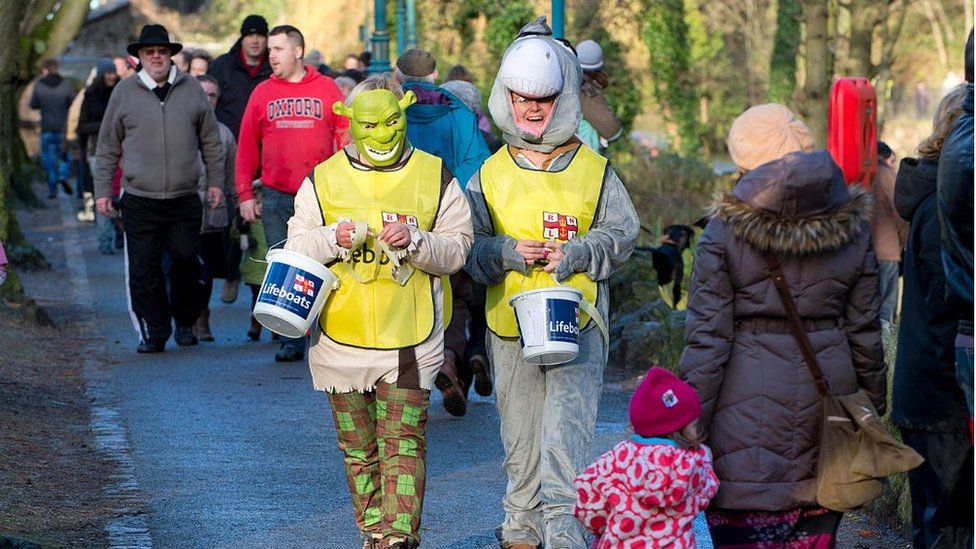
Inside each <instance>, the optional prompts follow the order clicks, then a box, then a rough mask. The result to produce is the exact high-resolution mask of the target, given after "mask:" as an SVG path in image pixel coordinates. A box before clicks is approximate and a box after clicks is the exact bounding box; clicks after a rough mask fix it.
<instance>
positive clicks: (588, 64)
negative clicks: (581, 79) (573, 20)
mask: <svg viewBox="0 0 976 549" xmlns="http://www.w3.org/2000/svg"><path fill="white" fill-rule="evenodd" d="M576 53H577V55H579V60H580V66H582V67H583V70H584V71H598V70H600V69H602V68H603V48H601V47H600V44H597V43H596V42H594V41H593V40H583V41H582V42H580V43H579V45H577V46H576Z"/></svg>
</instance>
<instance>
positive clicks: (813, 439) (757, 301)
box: [681, 105, 886, 548]
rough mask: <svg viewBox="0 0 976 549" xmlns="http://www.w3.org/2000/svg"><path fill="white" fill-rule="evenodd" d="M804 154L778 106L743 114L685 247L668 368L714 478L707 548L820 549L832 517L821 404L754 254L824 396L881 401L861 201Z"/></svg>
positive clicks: (826, 165) (825, 164)
mask: <svg viewBox="0 0 976 549" xmlns="http://www.w3.org/2000/svg"><path fill="white" fill-rule="evenodd" d="M812 149H813V141H812V139H811V137H810V133H809V130H808V129H807V128H806V126H805V125H803V123H802V122H800V121H799V120H797V119H796V118H795V116H794V115H793V113H792V112H790V111H789V109H787V108H786V107H783V106H782V105H760V106H757V107H753V108H752V109H749V111H746V113H744V114H743V115H742V116H740V117H739V118H738V119H737V120H736V122H735V123H734V124H733V127H732V130H731V132H730V134H729V150H730V152H731V154H732V159H733V161H734V162H735V163H736V165H737V166H738V168H739V171H740V173H742V174H743V175H742V177H741V178H740V179H739V181H738V183H737V185H736V187H735V189H734V190H733V191H732V192H731V193H729V194H726V195H725V196H723V197H721V198H720V199H718V200H717V202H716V203H715V204H714V205H713V207H712V210H711V214H712V216H711V221H710V222H709V223H708V226H707V227H706V228H705V231H704V233H702V235H701V237H700V238H699V240H698V244H697V246H698V249H697V254H696V256H695V266H694V275H693V282H692V288H691V294H690V297H689V301H688V312H687V327H686V336H687V340H688V341H687V343H688V346H687V348H686V349H685V351H684V354H683V355H682V357H681V373H682V375H683V377H684V378H685V379H687V380H688V382H689V383H691V385H692V386H693V387H695V389H696V390H697V391H698V394H699V396H700V397H701V401H702V422H703V425H704V426H705V428H706V430H707V431H708V437H709V438H708V442H709V446H710V447H711V449H712V451H713V452H714V460H715V461H714V464H715V471H716V473H717V474H718V477H719V480H720V487H719V492H718V495H717V496H716V498H715V499H714V500H713V501H712V506H711V508H710V509H709V510H708V522H709V528H710V530H711V532H712V537H713V541H714V543H715V546H716V547H723V546H730V545H732V546H735V547H737V548H746V547H767V546H775V547H781V546H784V544H789V545H788V546H789V547H810V548H821V547H823V548H826V547H832V546H833V539H834V536H835V533H836V529H837V525H838V523H839V521H840V516H841V515H840V513H835V512H832V511H827V510H826V509H823V508H821V507H819V506H818V505H817V501H816V478H815V474H816V473H815V471H816V464H817V454H818V444H819V440H818V439H819V426H820V417H821V412H820V400H821V399H820V396H819V394H818V392H817V389H816V388H815V386H814V384H813V376H812V375H811V373H810V370H809V369H808V367H807V365H806V363H805V362H804V360H803V356H802V355H801V352H800V347H799V345H798V344H797V343H796V340H795V339H794V338H793V336H792V335H791V333H790V331H789V325H788V324H787V320H786V312H785V309H784V307H783V303H782V300H781V299H780V297H779V294H778V293H777V291H776V288H775V286H774V285H773V282H772V280H771V279H770V276H769V272H768V268H767V266H766V262H765V261H764V260H763V257H762V255H761V254H762V253H770V254H772V255H774V256H775V257H777V258H778V259H779V261H780V263H781V264H782V268H783V272H784V275H785V278H786V279H787V282H788V283H789V286H790V290H791V294H792V296H793V299H794V300H795V302H796V306H797V309H798V310H799V313H800V316H801V317H802V318H803V320H804V322H805V325H806V329H807V333H808V334H809V338H810V341H811V344H812V345H813V347H814V350H815V352H816V354H817V360H818V362H819V363H820V367H821V368H822V369H823V371H824V374H825V376H826V377H827V379H828V383H829V385H830V388H831V390H832V391H834V392H835V393H836V394H849V393H853V392H855V391H857V389H858V388H863V389H865V390H867V391H868V392H869V393H870V394H871V396H872V400H873V401H874V404H875V406H877V408H878V411H879V412H880V413H884V409H885V391H886V383H885V366H884V361H883V353H882V348H881V327H880V322H879V320H878V310H879V307H880V301H879V296H878V278H877V272H878V266H877V260H876V258H875V255H874V251H873V250H872V246H871V236H870V231H869V230H868V225H867V222H868V217H869V215H870V210H871V202H870V196H869V195H868V194H867V193H866V192H864V191H863V190H862V189H861V188H860V187H857V186H855V187H852V188H850V189H848V187H847V185H846V184H845V182H844V177H843V174H842V173H841V170H840V168H838V167H837V165H836V164H835V163H834V161H833V160H832V159H831V157H830V154H829V153H827V152H826V151H817V152H810V151H812ZM770 544H772V545H770Z"/></svg>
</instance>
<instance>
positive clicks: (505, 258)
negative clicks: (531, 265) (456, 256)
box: [464, 170, 528, 284]
mask: <svg viewBox="0 0 976 549" xmlns="http://www.w3.org/2000/svg"><path fill="white" fill-rule="evenodd" d="M465 194H466V195H467V197H468V205H469V206H471V224H472V226H473V227H474V244H472V245H471V254H470V255H469V256H468V261H467V263H466V264H465V265H464V270H466V271H468V274H469V275H471V278H473V279H475V280H477V281H478V282H480V283H482V284H498V283H499V282H501V281H502V279H503V278H504V277H505V271H519V272H520V273H522V274H525V273H527V272H528V267H526V265H525V259H524V258H523V257H522V254H520V253H518V252H516V251H515V239H514V238H512V237H510V236H506V235H497V236H496V235H495V229H494V226H493V225H492V222H491V213H490V212H489V211H488V202H487V201H486V200H485V195H484V193H483V192H482V190H481V170H479V171H478V172H476V173H475V174H474V175H473V176H471V179H470V180H469V181H468V187H467V190H466V191H465Z"/></svg>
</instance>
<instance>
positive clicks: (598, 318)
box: [552, 273, 610, 355]
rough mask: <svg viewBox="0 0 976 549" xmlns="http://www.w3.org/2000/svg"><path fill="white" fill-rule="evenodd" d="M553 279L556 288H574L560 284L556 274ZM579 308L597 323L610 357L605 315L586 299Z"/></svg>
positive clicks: (608, 331) (584, 298)
mask: <svg viewBox="0 0 976 549" xmlns="http://www.w3.org/2000/svg"><path fill="white" fill-rule="evenodd" d="M552 279H553V281H555V282H556V286H559V287H563V288H572V286H567V285H565V284H563V283H561V282H559V280H558V279H556V275H555V273H553V274H552ZM573 289H575V288H573ZM579 307H580V309H583V312H584V313H586V314H588V315H590V318H591V319H593V322H595V323H596V327H597V329H599V330H600V335H602V336H603V347H604V349H606V354H607V355H609V354H610V330H609V329H608V328H607V321H606V320H605V319H604V318H603V315H602V314H600V310H599V309H597V308H596V304H595V303H592V302H591V301H590V300H589V299H586V297H581V298H580V302H579Z"/></svg>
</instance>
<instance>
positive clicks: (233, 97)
mask: <svg viewBox="0 0 976 549" xmlns="http://www.w3.org/2000/svg"><path fill="white" fill-rule="evenodd" d="M207 74H209V75H210V76H213V77H214V78H216V79H217V83H218V84H219V85H220V90H221V93H220V99H219V100H218V101H217V120H218V121H220V123H221V124H223V125H225V126H227V127H228V128H230V130H231V131H232V132H234V138H235V139H236V138H238V137H239V134H240V128H241V118H242V117H243V116H244V107H246V106H247V100H248V99H249V98H250V97H251V92H252V91H254V88H255V86H257V85H258V84H260V83H261V82H264V81H265V80H267V79H268V78H269V77H270V76H271V65H270V63H269V62H268V22H267V21H265V19H264V17H261V16H260V15H248V16H247V17H245V18H244V22H243V23H241V37H240V38H238V39H237V42H234V45H233V46H231V48H230V51H229V52H227V53H225V54H223V55H221V56H220V57H218V58H217V59H215V60H214V62H213V63H211V64H210V68H209V69H207ZM248 184H250V182H248ZM234 210H236V205H232V210H231V211H234ZM240 263H241V249H240V247H238V246H233V245H232V246H231V247H230V249H229V250H228V257H227V264H228V266H229V268H228V270H227V280H226V281H225V282H224V287H223V290H222V291H221V292H220V299H221V300H222V301H223V302H224V303H233V302H234V301H236V300H237V291H238V288H239V287H240V282H241V274H240V269H239V268H238V265H240Z"/></svg>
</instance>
